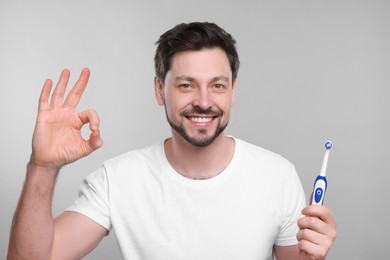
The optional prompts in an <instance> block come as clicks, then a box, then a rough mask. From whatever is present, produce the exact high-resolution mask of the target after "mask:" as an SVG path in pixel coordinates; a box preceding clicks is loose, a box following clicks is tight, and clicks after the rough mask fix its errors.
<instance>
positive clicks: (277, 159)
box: [234, 138, 294, 168]
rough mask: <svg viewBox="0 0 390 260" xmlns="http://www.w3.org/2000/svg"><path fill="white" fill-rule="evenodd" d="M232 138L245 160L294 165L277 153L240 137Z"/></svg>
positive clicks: (286, 165)
mask: <svg viewBox="0 0 390 260" xmlns="http://www.w3.org/2000/svg"><path fill="white" fill-rule="evenodd" d="M234 139H235V141H236V144H237V148H238V149H237V151H238V152H239V153H241V156H242V157H244V158H245V160H252V161H254V162H258V163H260V162H262V163H267V164H277V165H280V166H284V167H288V168H289V167H294V166H293V165H292V163H291V162H290V161H289V160H287V159H286V158H285V157H283V156H282V155H280V154H278V153H275V152H273V151H270V150H268V149H266V148H263V147H261V146H259V145H256V144H253V143H249V142H247V141H244V140H242V139H238V138H234Z"/></svg>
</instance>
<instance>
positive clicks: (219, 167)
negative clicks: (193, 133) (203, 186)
mask: <svg viewBox="0 0 390 260" xmlns="http://www.w3.org/2000/svg"><path fill="white" fill-rule="evenodd" d="M234 147H235V145H234V140H233V139H232V138H230V137H227V136H225V135H224V134H223V133H221V134H220V135H219V136H218V137H217V138H216V139H215V140H214V141H213V142H212V143H211V144H210V145H208V146H205V147H196V146H194V145H192V144H190V143H188V142H187V141H186V140H184V139H183V138H182V137H180V136H178V135H175V134H173V136H172V138H170V139H168V140H167V141H166V142H165V154H166V156H167V159H168V161H169V163H170V164H171V165H172V167H173V168H174V169H175V170H176V171H177V172H178V173H180V174H181V175H183V176H184V177H187V178H190V179H197V180H204V179H210V178H212V177H215V176H217V175H218V174H219V173H221V172H222V171H223V170H224V169H225V168H226V167H227V166H228V165H229V163H230V161H231V160H232V158H233V154H234Z"/></svg>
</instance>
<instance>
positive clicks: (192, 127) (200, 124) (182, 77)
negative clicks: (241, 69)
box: [155, 48, 235, 147]
mask: <svg viewBox="0 0 390 260" xmlns="http://www.w3.org/2000/svg"><path fill="white" fill-rule="evenodd" d="M155 91H156V98H157V101H158V103H159V104H160V105H164V106H165V111H166V116H167V120H168V122H169V124H170V125H171V127H172V129H173V130H174V131H172V134H173V137H174V138H176V137H179V138H184V139H185V140H186V141H187V142H189V143H190V144H192V145H194V146H198V147H204V146H207V145H209V144H210V143H212V142H213V141H214V140H215V139H216V138H217V137H218V136H219V135H220V134H221V133H222V132H223V130H224V129H225V128H226V126H227V124H228V122H229V117H230V110H231V107H232V106H233V103H234V99H235V81H234V82H233V79H232V72H231V68H230V65H229V61H228V58H227V56H226V54H225V52H224V51H223V50H221V49H220V48H213V49H202V50H200V51H183V52H178V53H176V54H175V55H174V56H173V59H172V64H171V68H170V70H169V71H168V73H167V75H166V78H165V82H164V84H162V82H161V81H160V79H157V78H156V80H155Z"/></svg>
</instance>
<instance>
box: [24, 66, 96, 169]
mask: <svg viewBox="0 0 390 260" xmlns="http://www.w3.org/2000/svg"><path fill="white" fill-rule="evenodd" d="M89 74H90V72H89V70H88V69H87V68H84V69H83V70H82V72H81V74H80V77H79V79H78V81H77V82H76V84H75V85H74V87H73V88H72V89H71V90H70V92H69V94H68V95H67V97H66V98H64V95H65V91H66V88H67V85H68V81H69V77H70V72H69V70H67V69H65V70H63V71H62V73H61V76H60V79H59V81H58V84H57V86H56V87H55V89H54V92H53V93H52V95H51V98H50V93H51V90H52V85H53V82H52V81H51V80H46V82H45V84H44V86H43V88H42V92H41V95H40V98H39V108H38V117H37V121H36V125H35V131H34V136H33V141H32V155H31V159H30V162H31V163H34V164H35V165H36V166H39V167H44V168H53V169H59V168H61V167H62V166H64V165H66V164H69V163H72V162H74V161H76V160H78V159H80V158H82V157H84V156H87V155H89V154H90V153H92V152H93V151H95V150H96V149H98V148H99V147H101V146H102V144H103V141H102V139H101V137H100V131H99V124H100V120H99V116H98V114H97V113H96V112H95V111H94V110H92V109H89V110H86V111H83V112H81V113H77V112H76V107H77V105H78V103H79V101H80V98H81V96H82V94H83V92H84V90H85V88H86V86H87V83H88V79H89ZM86 124H89V129H90V131H91V133H90V136H89V139H88V140H84V139H83V137H82V135H81V128H82V127H83V126H84V125H86Z"/></svg>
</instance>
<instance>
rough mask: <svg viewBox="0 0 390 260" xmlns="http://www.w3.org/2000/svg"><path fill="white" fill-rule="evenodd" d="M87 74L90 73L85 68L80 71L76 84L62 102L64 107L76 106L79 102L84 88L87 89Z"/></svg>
mask: <svg viewBox="0 0 390 260" xmlns="http://www.w3.org/2000/svg"><path fill="white" fill-rule="evenodd" d="M89 74H90V72H89V69H87V68H84V69H83V70H82V71H81V74H80V77H79V79H78V80H77V82H76V84H75V85H74V87H73V88H72V90H71V91H70V92H69V94H68V96H67V97H66V100H65V102H64V105H65V106H70V107H76V106H77V104H78V103H79V101H80V98H81V95H82V94H83V92H84V90H85V88H86V87H87V84H88V79H89Z"/></svg>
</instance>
